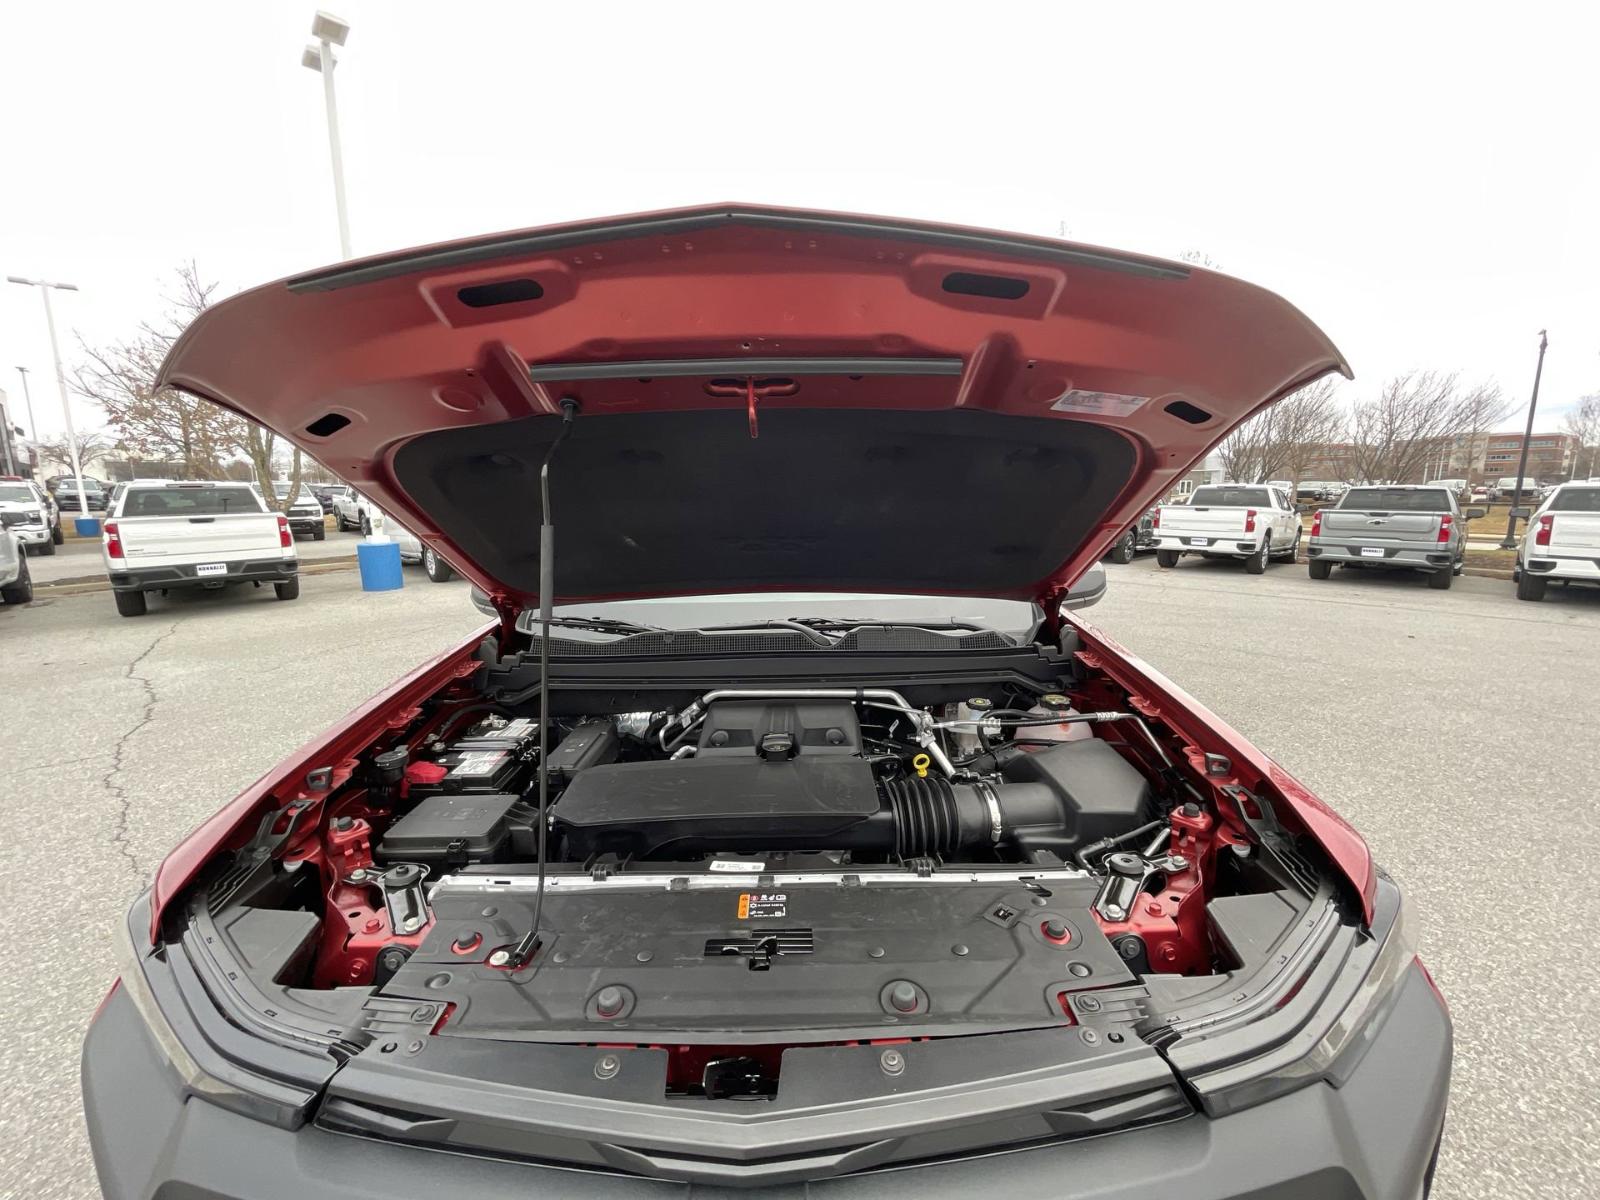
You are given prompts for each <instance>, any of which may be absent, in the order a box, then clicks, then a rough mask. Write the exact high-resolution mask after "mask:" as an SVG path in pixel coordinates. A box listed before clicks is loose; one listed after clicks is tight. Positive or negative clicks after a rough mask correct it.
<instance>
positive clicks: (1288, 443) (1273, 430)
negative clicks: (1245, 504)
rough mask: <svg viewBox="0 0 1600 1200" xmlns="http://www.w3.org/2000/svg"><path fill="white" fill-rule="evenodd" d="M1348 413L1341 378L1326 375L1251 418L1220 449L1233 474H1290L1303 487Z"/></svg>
mask: <svg viewBox="0 0 1600 1200" xmlns="http://www.w3.org/2000/svg"><path fill="white" fill-rule="evenodd" d="M1348 419H1349V418H1348V415H1347V414H1346V411H1345V408H1344V405H1343V404H1342V403H1341V401H1340V398H1339V384H1338V381H1336V380H1335V379H1333V378H1332V377H1324V378H1322V379H1319V380H1317V381H1316V382H1315V383H1311V384H1307V385H1306V386H1305V387H1303V388H1300V389H1299V390H1298V391H1295V392H1291V393H1290V394H1289V395H1287V396H1285V397H1284V398H1283V399H1282V400H1280V401H1278V402H1277V403H1276V404H1274V405H1273V406H1272V407H1271V408H1268V409H1267V410H1265V411H1264V412H1261V413H1258V414H1256V415H1255V416H1254V417H1252V418H1250V420H1248V421H1246V422H1245V423H1244V424H1243V425H1241V426H1239V428H1238V429H1235V430H1234V431H1233V432H1232V433H1230V434H1229V435H1228V436H1227V438H1226V439H1224V440H1223V442H1222V444H1221V445H1220V446H1219V447H1217V453H1218V454H1219V455H1221V457H1222V467H1223V470H1225V471H1226V472H1227V473H1228V476H1229V478H1231V479H1235V480H1239V481H1241V482H1246V483H1250V482H1257V481H1263V480H1267V479H1288V480H1291V481H1292V482H1293V484H1294V486H1295V487H1299V485H1300V480H1301V479H1302V478H1304V477H1305V473H1306V471H1307V470H1308V469H1309V468H1310V465H1311V463H1312V462H1313V461H1314V460H1315V459H1316V458H1317V457H1318V456H1319V455H1321V454H1323V453H1325V452H1326V450H1327V446H1328V443H1330V442H1332V441H1334V440H1336V439H1337V438H1338V436H1339V432H1340V430H1342V429H1343V428H1344V426H1345V423H1346V422H1347V420H1348Z"/></svg>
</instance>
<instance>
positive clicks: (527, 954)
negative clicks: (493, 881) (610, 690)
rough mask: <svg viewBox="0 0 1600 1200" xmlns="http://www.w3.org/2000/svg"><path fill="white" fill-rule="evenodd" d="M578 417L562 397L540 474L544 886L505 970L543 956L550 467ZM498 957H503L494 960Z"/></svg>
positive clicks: (552, 577) (551, 583)
mask: <svg viewBox="0 0 1600 1200" xmlns="http://www.w3.org/2000/svg"><path fill="white" fill-rule="evenodd" d="M577 415H578V402H577V400H575V399H573V398H572V397H571V396H563V397H561V428H560V429H559V430H558V431H557V432H556V440H555V441H553V442H551V443H550V449H549V450H547V451H545V456H544V465H543V466H541V467H540V468H539V839H538V852H537V856H536V858H537V862H538V871H539V876H538V878H539V882H538V884H537V885H536V887H535V890H534V893H533V918H532V920H531V921H530V922H529V928H528V932H527V933H525V934H523V935H522V940H521V941H519V942H518V943H517V944H516V945H515V946H514V947H513V948H512V950H511V953H510V955H509V957H508V958H507V960H506V962H505V963H504V964H503V965H504V966H505V967H507V968H509V969H510V970H513V971H514V970H516V969H517V968H518V967H522V966H524V965H526V964H527V962H528V960H529V959H531V958H532V957H533V956H534V955H535V954H536V953H538V950H539V942H540V940H541V939H540V937H539V922H540V918H542V917H543V915H544V877H545V860H546V859H547V858H548V854H547V850H546V848H547V843H548V839H549V837H550V764H549V758H550V746H549V742H550V617H551V609H552V608H553V607H554V601H555V590H556V527H555V521H554V520H553V518H552V517H551V513H550V464H551V463H552V462H553V461H554V460H555V457H556V451H557V450H559V449H561V443H562V442H564V441H565V440H566V438H567V434H568V433H570V432H572V419H573V418H574V417H576V416H577ZM492 957H498V956H492Z"/></svg>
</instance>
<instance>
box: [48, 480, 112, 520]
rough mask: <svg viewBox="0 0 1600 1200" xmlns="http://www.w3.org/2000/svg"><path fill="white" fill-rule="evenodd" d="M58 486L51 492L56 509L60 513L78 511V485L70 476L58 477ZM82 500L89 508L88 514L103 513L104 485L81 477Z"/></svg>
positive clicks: (104, 501)
mask: <svg viewBox="0 0 1600 1200" xmlns="http://www.w3.org/2000/svg"><path fill="white" fill-rule="evenodd" d="M57 483H58V486H57V487H56V488H54V489H53V490H52V491H51V493H50V494H51V495H52V496H54V497H55V501H56V507H57V508H59V509H60V510H61V511H62V512H77V511H78V485H77V484H76V483H75V482H73V479H72V477H71V476H63V477H58V479H57ZM83 499H84V503H85V504H87V505H88V506H89V512H91V513H94V512H105V510H106V499H107V492H106V488H105V485H104V484H102V483H101V482H100V481H99V480H98V479H90V478H89V477H88V476H87V475H85V476H84V477H83Z"/></svg>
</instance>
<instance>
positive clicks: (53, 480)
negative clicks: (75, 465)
mask: <svg viewBox="0 0 1600 1200" xmlns="http://www.w3.org/2000/svg"><path fill="white" fill-rule="evenodd" d="M76 478H77V476H75V475H51V476H50V477H49V478H47V479H46V480H45V481H44V490H45V491H47V492H49V493H50V494H51V495H52V496H54V495H55V494H56V493H57V492H59V491H61V490H62V489H63V488H72V489H73V490H76V485H75V484H74V483H73V480H74V479H76ZM83 487H84V490H85V491H89V490H91V489H92V490H94V491H97V492H102V493H107V492H110V490H111V485H110V484H109V483H107V482H106V481H105V480H103V479H96V478H95V477H94V476H93V475H85V476H84V477H83Z"/></svg>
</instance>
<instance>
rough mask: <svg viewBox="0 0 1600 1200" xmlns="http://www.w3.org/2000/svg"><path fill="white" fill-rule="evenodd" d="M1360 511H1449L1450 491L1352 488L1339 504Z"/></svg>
mask: <svg viewBox="0 0 1600 1200" xmlns="http://www.w3.org/2000/svg"><path fill="white" fill-rule="evenodd" d="M1339 507H1340V508H1343V509H1352V508H1354V509H1360V510H1361V511H1362V512H1422V513H1438V512H1449V511H1450V493H1449V492H1446V491H1443V490H1440V489H1438V488H1377V487H1372V488H1352V489H1351V490H1350V491H1349V492H1347V493H1346V494H1345V498H1344V500H1343V501H1342V502H1341V503H1340V504H1339Z"/></svg>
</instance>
